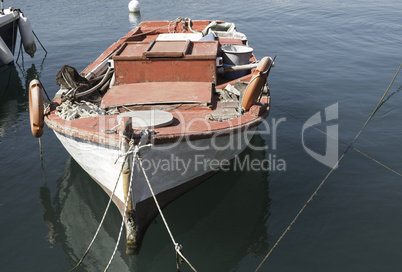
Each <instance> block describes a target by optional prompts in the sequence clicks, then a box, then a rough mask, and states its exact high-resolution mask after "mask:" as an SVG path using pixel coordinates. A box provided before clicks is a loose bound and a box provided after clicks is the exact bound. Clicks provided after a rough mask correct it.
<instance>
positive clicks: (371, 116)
mask: <svg viewBox="0 0 402 272" xmlns="http://www.w3.org/2000/svg"><path fill="white" fill-rule="evenodd" d="M401 67H402V64H401V65H400V66H399V69H398V71H397V72H396V73H395V76H394V78H393V79H392V81H391V83H390V84H389V86H388V88H387V90H386V91H385V93H384V94H383V96H382V97H381V99H380V102H378V104H377V106H376V107H375V109H374V110H373V112H372V113H371V114H370V116H369V118H368V119H367V121H366V123H364V125H363V127H362V128H361V129H360V131H359V132H358V133H357V135H356V137H355V138H354V139H353V141H352V142H351V143H350V145H349V146H348V147H347V148H346V150H345V151H344V152H343V154H342V156H341V157H340V158H339V159H338V161H337V162H336V164H335V165H334V166H333V167H332V169H331V171H329V173H328V174H327V175H326V176H325V178H324V179H323V180H322V182H321V183H320V184H319V185H318V187H317V189H316V190H315V191H314V193H313V194H312V195H311V196H310V198H309V199H308V200H307V201H306V203H304V205H303V207H302V208H301V209H300V211H299V212H298V213H297V215H296V216H295V218H294V219H293V220H292V222H291V223H290V224H289V226H288V227H287V228H286V229H285V231H284V232H283V233H282V235H281V236H280V237H279V238H278V240H277V241H276V243H275V244H274V246H273V247H272V248H271V250H270V251H269V252H268V253H267V255H266V256H265V258H264V259H263V260H262V262H261V263H260V265H259V266H258V267H257V269H256V270H255V272H257V271H258V270H259V269H260V268H261V267H262V265H263V264H264V263H265V261H266V260H267V259H268V257H269V256H270V255H271V254H272V252H273V251H274V249H275V248H276V246H277V245H278V244H279V242H280V241H281V240H282V239H283V237H285V235H286V234H287V233H288V232H289V230H290V228H291V227H292V226H293V224H294V223H295V222H296V221H297V219H298V218H299V216H300V214H301V213H302V212H303V211H304V209H305V208H306V207H307V205H308V204H309V203H310V202H311V201H312V200H313V199H314V196H316V195H317V193H318V191H319V190H320V189H321V187H322V186H323V185H324V183H325V182H326V181H327V179H328V178H329V176H330V175H331V174H332V173H333V172H334V170H335V169H336V168H337V167H338V165H339V163H340V162H341V160H342V159H343V158H344V157H345V155H346V153H347V152H348V151H349V149H350V147H351V146H352V145H353V144H354V142H355V141H356V140H357V138H358V137H359V136H360V134H361V133H362V132H363V130H364V128H365V127H366V126H367V125H368V123H369V122H370V120H371V119H372V118H373V116H374V114H375V113H376V112H377V110H378V108H379V107H380V105H381V102H382V101H383V99H384V97H385V96H386V94H387V93H388V91H389V89H390V88H391V86H392V84H393V83H394V81H395V78H396V77H397V75H398V73H399V71H400V70H401Z"/></svg>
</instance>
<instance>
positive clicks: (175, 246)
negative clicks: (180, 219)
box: [137, 156, 197, 272]
mask: <svg viewBox="0 0 402 272" xmlns="http://www.w3.org/2000/svg"><path fill="white" fill-rule="evenodd" d="M137 159H138V161H139V162H140V166H141V170H142V172H143V173H144V177H145V180H146V181H147V184H148V187H149V190H150V191H151V194H152V197H153V199H154V201H155V205H156V207H157V208H158V211H159V214H160V215H161V218H162V220H163V223H164V224H165V227H166V230H167V232H168V233H169V236H170V239H171V240H172V242H173V245H174V248H175V251H176V253H177V254H179V255H180V257H181V258H182V259H183V260H184V261H185V262H186V263H187V264H188V265H189V266H190V267H191V269H192V270H193V271H195V272H197V270H196V269H195V268H194V267H193V266H192V265H191V263H190V262H189V261H188V260H187V259H186V258H185V257H184V255H183V253H181V248H182V247H181V245H179V244H178V243H176V241H175V239H174V237H173V234H172V232H171V231H170V228H169V226H168V224H167V222H166V219H165V216H164V215H163V213H162V209H161V208H160V206H159V203H158V200H157V199H156V196H155V193H154V191H153V189H152V186H151V183H150V182H149V179H148V176H147V173H146V172H145V169H144V167H143V166H142V159H141V157H139V156H138V157H137Z"/></svg>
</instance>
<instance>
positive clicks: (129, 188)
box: [104, 141, 140, 272]
mask: <svg viewBox="0 0 402 272" xmlns="http://www.w3.org/2000/svg"><path fill="white" fill-rule="evenodd" d="M132 143H133V142H132V141H131V142H130V149H131V148H132V146H133V144H132ZM139 150H140V149H139V147H138V146H136V148H135V149H134V155H133V158H136V156H137V153H138V151H139ZM128 154H130V153H127V155H126V157H125V161H126V160H127V159H128ZM123 165H124V163H123ZM134 165H135V160H134V161H133V165H132V167H131V177H130V184H129V187H128V194H127V200H126V205H125V206H124V213H123V219H122V220H121V225H120V231H119V236H118V238H117V242H116V246H115V247H114V250H113V253H112V256H111V257H110V260H109V263H108V264H107V266H106V268H105V270H104V272H106V271H107V270H108V269H109V267H110V265H111V264H112V261H113V258H114V256H115V254H116V251H117V247H118V246H119V244H120V238H121V234H122V232H123V227H124V222H125V221H126V215H127V207H128V203H129V201H128V200H129V198H130V195H131V190H132V186H131V185H132V183H133V176H134ZM122 169H123V168H122Z"/></svg>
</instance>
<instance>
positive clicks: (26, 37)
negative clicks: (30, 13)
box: [18, 14, 36, 58]
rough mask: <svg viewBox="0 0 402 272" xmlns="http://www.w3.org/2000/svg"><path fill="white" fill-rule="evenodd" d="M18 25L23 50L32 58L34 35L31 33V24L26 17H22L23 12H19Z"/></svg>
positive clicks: (34, 49)
mask: <svg viewBox="0 0 402 272" xmlns="http://www.w3.org/2000/svg"><path fill="white" fill-rule="evenodd" d="M18 27H19V29H20V33H21V40H22V43H23V44H24V49H25V52H27V54H28V55H30V56H31V58H33V57H34V54H35V52H36V44H35V37H34V35H33V32H32V28H31V24H30V23H29V20H28V18H27V17H24V15H23V14H20V19H19V20H18Z"/></svg>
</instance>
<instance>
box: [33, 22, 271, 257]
mask: <svg viewBox="0 0 402 272" xmlns="http://www.w3.org/2000/svg"><path fill="white" fill-rule="evenodd" d="M272 66H273V60H272V58H270V57H265V58H263V59H262V60H261V61H257V59H256V58H255V56H254V54H253V52H252V48H251V47H249V46H248V41H247V37H246V35H244V34H242V33H240V32H237V31H236V27H235V25H234V24H232V23H226V22H222V21H207V20H204V21H192V20H190V19H188V18H185V19H182V18H178V19H176V20H174V21H145V22H142V23H141V24H139V25H138V27H137V28H135V29H133V30H132V31H130V32H129V33H128V34H127V35H125V36H124V37H123V38H121V39H120V40H118V41H117V42H116V43H114V44H112V45H111V46H110V47H109V48H108V49H107V50H106V51H104V52H103V53H102V54H101V55H100V56H99V57H98V58H97V59H96V60H95V61H94V62H93V63H91V64H90V65H89V66H88V67H87V68H85V69H84V71H82V72H81V74H78V73H77V72H76V71H75V69H73V68H72V67H68V66H65V67H63V68H62V70H61V71H60V72H59V73H58V77H57V78H58V84H60V90H59V91H58V92H57V93H56V96H55V98H54V100H53V103H51V105H50V106H49V107H48V108H47V110H46V112H45V117H44V120H45V122H46V124H47V126H48V127H50V128H51V129H52V130H53V131H54V132H55V134H56V136H57V137H58V139H59V140H60V141H61V143H62V144H63V146H64V147H65V149H66V150H67V151H68V152H69V153H70V154H71V156H72V157H73V158H74V159H75V160H76V161H77V162H78V164H80V166H81V167H82V168H83V169H84V170H85V171H86V172H87V173H88V174H89V175H90V176H91V177H92V178H93V179H94V180H95V181H96V182H97V183H98V184H99V185H100V186H101V187H102V188H103V189H104V191H105V192H106V193H107V194H108V195H109V196H110V195H112V199H113V202H114V203H115V205H116V206H117V207H118V209H119V211H120V212H121V214H122V216H123V218H124V220H125V227H126V238H127V239H126V240H127V252H128V253H130V254H132V253H136V252H138V249H139V247H140V244H141V241H142V238H143V236H144V234H145V231H146V229H147V227H148V226H149V224H150V222H151V221H152V220H153V219H154V218H155V216H156V215H157V213H158V210H157V208H156V205H155V203H154V198H153V197H154V196H155V197H156V199H157V202H158V203H159V205H160V206H161V207H164V206H166V205H167V204H168V203H169V202H171V201H173V200H174V199H175V198H177V197H179V196H180V195H181V194H183V193H185V192H186V191H188V190H190V189H191V188H193V187H194V186H196V185H197V184H199V183H200V182H202V181H203V180H205V179H206V178H207V177H209V176H211V175H212V174H214V173H215V172H216V171H219V170H225V169H227V168H228V167H229V164H230V161H231V160H232V159H234V158H235V157H236V156H237V155H238V154H239V153H241V152H242V151H243V150H244V149H245V147H246V146H247V145H248V143H249V141H250V139H251V137H252V136H253V134H254V132H255V130H256V128H257V126H258V125H259V124H260V123H261V122H262V121H263V120H264V119H265V118H266V117H267V116H268V113H269V110H270V93H269V88H268V84H267V76H268V74H269V71H270V69H271V67H272ZM30 96H31V103H30V112H31V114H30V115H31V125H32V126H31V127H32V133H33V134H34V135H35V136H37V137H40V135H42V133H43V124H42V123H41V122H42V118H43V117H42V116H41V113H40V111H36V110H35V109H37V108H38V107H40V102H41V100H42V96H41V86H40V83H39V81H37V80H35V81H33V82H31V84H30ZM144 172H145V173H144ZM206 197H207V196H206Z"/></svg>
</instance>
